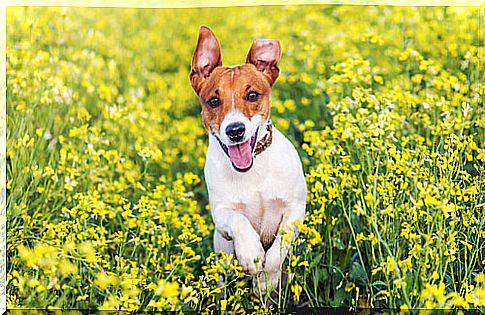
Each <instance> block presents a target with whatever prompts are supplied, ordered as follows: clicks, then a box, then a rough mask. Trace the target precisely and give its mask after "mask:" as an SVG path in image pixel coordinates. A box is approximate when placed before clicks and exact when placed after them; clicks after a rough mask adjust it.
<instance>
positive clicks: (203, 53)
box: [190, 26, 222, 94]
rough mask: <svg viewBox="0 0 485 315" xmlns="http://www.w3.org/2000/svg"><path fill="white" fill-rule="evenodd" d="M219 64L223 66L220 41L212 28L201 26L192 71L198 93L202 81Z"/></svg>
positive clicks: (192, 80) (193, 84)
mask: <svg viewBox="0 0 485 315" xmlns="http://www.w3.org/2000/svg"><path fill="white" fill-rule="evenodd" d="M219 66H222V54H221V46H220V45H219V41H218V40H217V37H216V35H215V34H214V32H212V30H211V29H210V28H208V27H207V26H201V27H200V29H199V38H198V40H197V47H196V48H195V52H194V56H193V57H192V71H191V72H190V82H191V83H192V87H193V88H194V90H195V92H196V93H197V94H199V91H200V85H201V83H202V82H204V80H205V79H206V78H207V77H208V76H209V75H210V74H211V72H212V71H213V70H214V69H215V68H216V67H219Z"/></svg>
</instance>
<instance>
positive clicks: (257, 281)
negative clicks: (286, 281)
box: [253, 269, 281, 298]
mask: <svg viewBox="0 0 485 315" xmlns="http://www.w3.org/2000/svg"><path fill="white" fill-rule="evenodd" d="M280 278H281V272H280V270H279V269H277V270H272V271H270V272H267V271H264V272H262V273H261V274H260V275H258V276H257V277H255V278H254V279H253V290H254V292H255V293H256V295H258V296H262V297H263V298H264V297H265V296H266V295H267V294H268V293H269V294H270V293H271V292H273V291H275V290H278V288H279V281H280Z"/></svg>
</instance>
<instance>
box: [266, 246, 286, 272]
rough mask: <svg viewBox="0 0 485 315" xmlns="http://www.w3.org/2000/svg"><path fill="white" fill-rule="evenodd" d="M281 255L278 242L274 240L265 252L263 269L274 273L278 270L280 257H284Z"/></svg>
mask: <svg viewBox="0 0 485 315" xmlns="http://www.w3.org/2000/svg"><path fill="white" fill-rule="evenodd" d="M282 255H283V254H282V253H281V247H280V246H279V244H277V243H276V242H275V243H273V246H271V247H270V248H269V249H268V251H267V252H266V260H265V265H264V271H266V272H267V273H275V272H276V271H279V270H280V268H281V259H284V257H281V256H282Z"/></svg>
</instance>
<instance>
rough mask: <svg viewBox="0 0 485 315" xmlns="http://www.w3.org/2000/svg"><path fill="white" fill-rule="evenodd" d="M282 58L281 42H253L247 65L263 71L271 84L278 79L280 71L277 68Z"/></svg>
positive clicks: (258, 40)
mask: <svg viewBox="0 0 485 315" xmlns="http://www.w3.org/2000/svg"><path fill="white" fill-rule="evenodd" d="M280 56H281V46H280V42H279V41H277V40H275V39H261V38H256V39H255V40H253V44H252V45H251V48H249V52H248V56H247V57H246V63H251V64H253V65H255V66H256V68H257V69H258V70H259V71H262V72H263V73H264V74H265V75H266V76H267V77H268V79H269V83H270V84H271V85H273V83H274V82H275V81H276V79H277V78H278V75H279V73H280V69H278V67H277V66H276V64H277V63H278V61H279V60H280Z"/></svg>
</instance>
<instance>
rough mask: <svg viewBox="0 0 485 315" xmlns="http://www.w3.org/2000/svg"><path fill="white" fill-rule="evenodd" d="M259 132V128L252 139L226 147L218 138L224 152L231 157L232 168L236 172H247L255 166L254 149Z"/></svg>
mask: <svg viewBox="0 0 485 315" xmlns="http://www.w3.org/2000/svg"><path fill="white" fill-rule="evenodd" d="M258 130H259V128H258V129H256V132H255V133H254V135H252V136H251V138H250V139H248V140H246V141H244V142H241V143H238V144H234V145H225V144H224V143H222V141H221V140H220V139H219V137H217V136H216V139H217V140H218V142H219V144H220V145H221V148H222V150H223V151H224V152H225V153H226V155H227V156H228V157H229V160H231V163H232V166H233V167H234V169H235V170H236V171H238V172H247V171H248V170H249V169H251V167H252V166H253V159H254V147H255V145H256V139H257V135H258Z"/></svg>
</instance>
